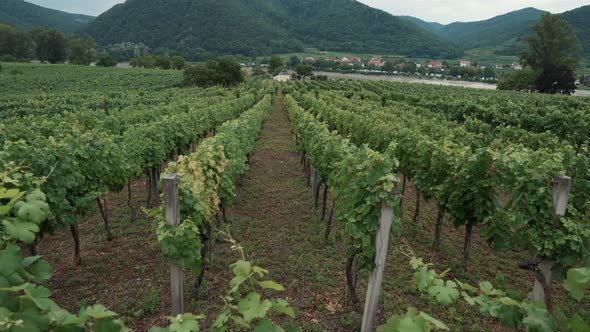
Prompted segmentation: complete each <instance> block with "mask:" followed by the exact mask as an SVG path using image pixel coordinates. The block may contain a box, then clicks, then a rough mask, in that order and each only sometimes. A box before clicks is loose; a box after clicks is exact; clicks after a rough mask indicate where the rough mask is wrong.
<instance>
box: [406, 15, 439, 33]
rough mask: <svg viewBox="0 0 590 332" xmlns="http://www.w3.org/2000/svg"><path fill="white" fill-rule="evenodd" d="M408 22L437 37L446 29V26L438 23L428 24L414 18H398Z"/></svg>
mask: <svg viewBox="0 0 590 332" xmlns="http://www.w3.org/2000/svg"><path fill="white" fill-rule="evenodd" d="M398 17H400V18H402V19H404V20H406V21H409V22H412V23H414V24H416V25H418V26H419V27H421V28H422V29H425V30H428V31H430V32H432V33H435V34H437V35H440V34H441V30H443V29H444V28H445V25H444V24H440V23H436V22H426V21H423V20H421V19H419V18H417V17H414V16H398Z"/></svg>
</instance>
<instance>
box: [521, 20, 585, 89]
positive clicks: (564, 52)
mask: <svg viewBox="0 0 590 332" xmlns="http://www.w3.org/2000/svg"><path fill="white" fill-rule="evenodd" d="M526 42H527V44H528V50H527V51H525V52H524V53H523V54H522V55H521V62H522V63H523V64H524V65H525V66H529V67H531V68H532V69H533V70H534V71H535V72H536V74H537V77H536V79H535V87H536V90H538V91H539V92H542V93H552V94H555V93H563V94H571V93H572V92H573V91H574V89H575V84H574V83H575V77H574V76H573V72H574V69H575V68H576V65H577V64H578V62H579V59H580V58H579V50H580V46H579V43H578V41H577V38H576V34H575V32H574V30H573V29H572V27H571V26H570V25H569V24H568V23H567V22H565V21H564V20H563V19H561V18H560V17H559V15H553V14H549V13H547V14H544V15H543V16H542V17H541V20H540V21H539V23H537V25H535V26H534V27H533V34H532V35H531V36H529V37H527V38H526ZM572 87H573V89H572Z"/></svg>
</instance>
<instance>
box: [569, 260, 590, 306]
mask: <svg viewBox="0 0 590 332" xmlns="http://www.w3.org/2000/svg"><path fill="white" fill-rule="evenodd" d="M563 285H564V287H565V289H567V290H568V291H569V292H570V293H571V295H572V297H573V298H574V299H576V300H578V301H580V300H581V299H582V298H583V297H584V290H585V288H586V287H588V286H589V285H590V268H587V267H585V268H578V269H570V270H569V271H567V279H566V280H565V282H564V283H563Z"/></svg>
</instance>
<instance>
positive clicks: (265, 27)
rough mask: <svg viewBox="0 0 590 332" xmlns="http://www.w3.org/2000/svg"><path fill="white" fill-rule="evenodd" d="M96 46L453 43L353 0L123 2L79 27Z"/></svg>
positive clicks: (378, 49)
mask: <svg viewBox="0 0 590 332" xmlns="http://www.w3.org/2000/svg"><path fill="white" fill-rule="evenodd" d="M84 32H87V33H89V34H90V35H91V36H93V37H94V38H95V40H97V42H98V43H99V44H102V45H107V44H114V43H119V42H127V41H129V42H143V43H145V44H147V45H148V46H150V47H152V48H158V47H166V48H170V49H177V48H180V49H181V50H187V51H192V52H194V51H202V52H215V53H233V54H236V53H237V54H244V55H261V54H270V53H280V52H293V51H301V50H302V49H303V48H304V47H314V48H319V49H322V50H331V51H349V52H357V53H386V54H402V55H409V56H417V55H422V56H443V55H446V56H452V55H457V54H459V51H458V49H457V48H455V47H453V46H452V45H451V43H449V42H447V41H444V40H443V39H441V38H440V37H437V36H436V35H434V34H433V33H431V32H429V31H426V30H424V29H421V28H420V27H418V26H417V25H415V24H413V23H410V22H407V21H405V20H403V19H400V18H398V17H395V16H393V15H391V14H388V13H386V12H384V11H381V10H377V9H374V8H371V7H368V6H366V5H364V4H361V3H360V2H357V1H351V0H248V1H244V0H128V1H127V2H125V3H123V4H119V5H116V6H114V7H113V8H112V9H110V10H108V11H107V12H105V13H103V14H102V15H100V16H99V17H98V18H96V20H94V21H93V22H92V23H90V24H89V26H88V27H87V28H86V29H84Z"/></svg>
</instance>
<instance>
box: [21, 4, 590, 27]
mask: <svg viewBox="0 0 590 332" xmlns="http://www.w3.org/2000/svg"><path fill="white" fill-rule="evenodd" d="M27 1H30V2H33V3H36V4H39V5H41V6H44V7H49V8H55V9H60V10H64V11H67V12H71V13H79V14H88V15H95V16H96V15H99V14H100V13H102V12H104V11H106V10H107V9H109V8H111V7H112V6H113V5H115V4H117V3H120V2H123V0H88V1H81V0H27ZM360 2H363V3H365V4H367V5H369V6H371V7H375V8H379V9H383V10H385V11H388V12H390V13H392V14H394V15H411V16H415V17H418V18H420V19H423V20H426V21H431V22H439V23H444V24H447V23H451V22H456V21H463V22H466V21H477V20H484V19H488V18H491V17H494V16H497V15H500V14H505V13H508V12H511V11H514V10H517V9H522V8H525V7H535V8H538V9H542V10H547V11H550V12H552V13H561V12H564V11H567V10H570V9H574V8H577V7H581V6H584V5H588V4H590V0H585V1H582V0H534V1H529V0H496V1H490V0H463V1H458V0H409V1H408V0H360Z"/></svg>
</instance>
